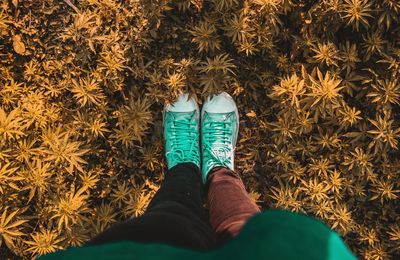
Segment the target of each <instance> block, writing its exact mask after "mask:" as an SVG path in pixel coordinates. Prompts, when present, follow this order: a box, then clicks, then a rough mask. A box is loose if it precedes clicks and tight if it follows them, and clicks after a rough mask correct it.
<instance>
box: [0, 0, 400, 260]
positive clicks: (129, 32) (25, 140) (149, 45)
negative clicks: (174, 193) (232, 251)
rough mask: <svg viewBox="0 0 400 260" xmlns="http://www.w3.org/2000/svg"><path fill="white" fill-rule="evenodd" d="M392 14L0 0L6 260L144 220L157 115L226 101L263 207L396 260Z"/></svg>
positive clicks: (326, 5)
mask: <svg viewBox="0 0 400 260" xmlns="http://www.w3.org/2000/svg"><path fill="white" fill-rule="evenodd" d="M399 20H400V2H399V1H398V0H212V1H211V0H63V1H62V0H0V259H9V258H11V259H18V258H24V259H32V258H35V257H37V256H39V255H42V254H46V253H49V252H54V251H56V250H62V249H66V248H69V247H74V246H80V245H83V244H84V243H85V242H86V241H88V240H89V239H90V238H91V237H93V236H95V235H96V234H98V233H99V232H101V231H103V230H104V229H106V228H107V227H109V226H110V225H112V224H113V223H116V222H118V221H121V220H125V219H129V218H132V217H135V216H139V215H141V214H143V212H144V210H145V209H146V206H147V204H148V203H149V201H150V200H151V198H152V196H153V195H154V193H155V192H156V191H157V189H158V188H159V186H160V184H161V183H162V180H163V178H164V175H165V173H166V169H165V168H166V167H165V158H164V150H163V149H164V148H163V139H162V117H161V111H162V107H163V105H164V103H166V102H169V103H170V102H173V101H174V100H176V98H177V97H178V96H179V95H180V94H181V93H183V92H189V93H190V95H191V96H194V97H196V99H197V100H198V101H199V103H201V102H202V100H203V99H204V97H206V96H208V95H210V94H213V93H218V92H221V91H226V92H228V93H230V94H231V95H232V96H233V97H234V99H235V100H236V102H237V105H238V107H239V112H240V135H239V141H238V147H237V150H236V170H237V171H238V172H239V173H240V174H241V176H242V178H243V180H244V182H245V184H246V188H247V190H248V191H249V193H250V195H251V197H252V199H254V201H255V202H256V203H257V204H258V205H259V206H260V208H261V209H263V210H268V209H272V208H280V209H286V210H290V211H295V212H301V213H304V214H307V215H309V216H313V217H315V218H318V219H320V220H321V221H323V222H324V223H326V224H327V225H329V226H330V227H332V228H333V229H334V230H336V231H337V232H338V233H339V234H340V235H341V237H342V238H343V239H344V241H345V242H346V244H347V245H348V246H349V247H350V249H351V250H352V251H353V252H354V254H356V255H357V256H358V257H359V258H360V259H399V257H400V203H399V196H400V152H399V147H400V144H399V139H400V21H399Z"/></svg>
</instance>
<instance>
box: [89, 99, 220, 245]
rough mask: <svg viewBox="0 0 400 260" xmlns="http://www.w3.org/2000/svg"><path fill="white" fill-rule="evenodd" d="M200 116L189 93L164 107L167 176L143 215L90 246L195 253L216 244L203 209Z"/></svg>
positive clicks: (107, 233)
mask: <svg viewBox="0 0 400 260" xmlns="http://www.w3.org/2000/svg"><path fill="white" fill-rule="evenodd" d="M199 117H200V115H199V107H198V105H197V102H196V101H195V100H194V98H190V99H189V98H188V95H187V94H185V95H181V96H180V97H179V99H178V100H177V101H176V102H175V103H173V104H167V105H166V106H165V107H164V114H163V125H164V139H165V157H166V161H167V167H168V172H167V174H166V177H165V180H164V182H163V184H162V186H161V188H160V189H159V190H158V191H157V193H156V194H155V196H154V198H153V200H152V201H151V202H150V204H149V206H148V209H147V211H146V213H145V214H144V215H143V216H142V217H139V218H135V219H133V220H129V221H127V222H124V223H121V224H117V225H115V226H113V227H111V228H110V229H109V230H106V231H105V232H104V233H102V234H100V235H99V236H98V237H96V238H94V239H93V240H92V241H91V242H90V243H91V244H98V243H105V242H111V241H115V240H134V241H139V242H164V243H169V244H172V245H176V246H183V247H189V248H193V249H210V248H213V247H214V246H215V242H216V239H215V233H214V231H213V230H212V228H211V226H210V224H209V222H208V219H207V217H206V215H205V213H204V209H203V208H202V204H203V203H202V189H203V182H202V178H201V176H202V175H201V173H200V170H199V167H200V150H199Z"/></svg>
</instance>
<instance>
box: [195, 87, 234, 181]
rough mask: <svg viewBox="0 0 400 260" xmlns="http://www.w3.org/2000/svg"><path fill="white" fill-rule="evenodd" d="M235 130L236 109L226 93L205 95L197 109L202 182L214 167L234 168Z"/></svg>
mask: <svg viewBox="0 0 400 260" xmlns="http://www.w3.org/2000/svg"><path fill="white" fill-rule="evenodd" d="M238 131H239V112H238V109H237V107H236V104H235V101H234V100H233V98H232V97H231V96H230V95H229V94H228V93H225V92H223V93H221V94H219V95H214V96H213V97H208V98H207V100H206V102H205V103H204V105H203V109H202V111H201V150H202V155H203V162H202V175H203V183H206V182H207V177H208V174H209V172H210V170H212V169H213V168H215V167H217V166H223V167H227V168H229V169H231V170H234V155H235V148H236V142H237V137H238Z"/></svg>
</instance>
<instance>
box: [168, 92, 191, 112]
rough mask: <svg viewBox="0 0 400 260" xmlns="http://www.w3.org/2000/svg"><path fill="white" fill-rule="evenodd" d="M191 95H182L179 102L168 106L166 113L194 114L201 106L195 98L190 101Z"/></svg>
mask: <svg viewBox="0 0 400 260" xmlns="http://www.w3.org/2000/svg"><path fill="white" fill-rule="evenodd" d="M188 97H189V94H183V95H181V96H180V97H179V98H178V100H177V101H176V102H175V103H173V104H167V105H166V106H165V111H171V112H192V111H194V110H197V111H198V110H199V105H198V104H197V102H196V100H194V98H193V97H192V98H190V99H189V100H188Z"/></svg>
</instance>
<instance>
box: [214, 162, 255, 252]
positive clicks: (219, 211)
mask: <svg viewBox="0 0 400 260" xmlns="http://www.w3.org/2000/svg"><path fill="white" fill-rule="evenodd" d="M208 207H209V212H210V223H211V226H212V227H213V229H214V231H215V232H216V234H217V238H218V243H219V244H223V243H225V242H226V241H227V240H229V239H231V238H233V237H234V236H236V235H237V234H238V233H239V231H240V229H241V228H242V227H243V225H244V224H245V223H246V221H247V220H248V219H249V218H250V217H252V216H253V215H254V214H256V213H259V212H260V209H259V208H258V206H257V205H256V204H255V203H254V202H253V201H252V200H251V198H250V197H249V195H248V193H247V191H246V189H245V187H244V184H243V182H242V180H241V178H240V176H239V175H238V174H237V173H236V172H234V171H232V170H230V169H227V168H223V167H217V168H215V169H213V170H211V172H210V173H209V177H208Z"/></svg>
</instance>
